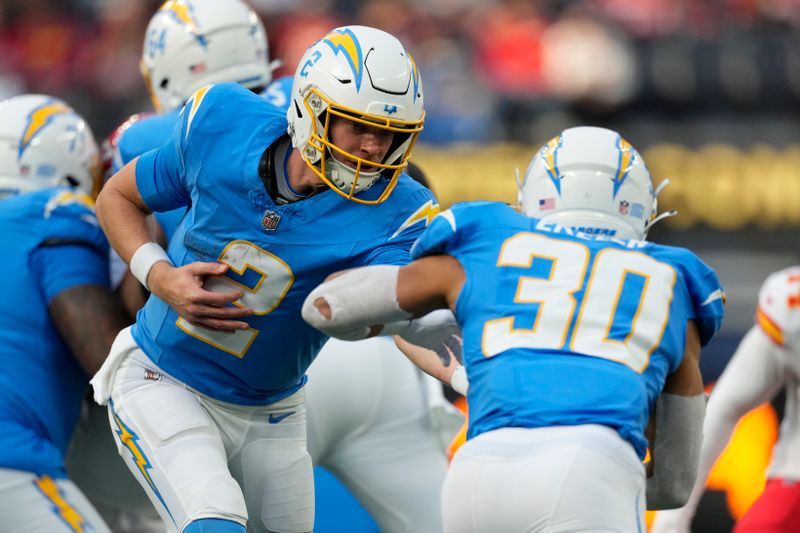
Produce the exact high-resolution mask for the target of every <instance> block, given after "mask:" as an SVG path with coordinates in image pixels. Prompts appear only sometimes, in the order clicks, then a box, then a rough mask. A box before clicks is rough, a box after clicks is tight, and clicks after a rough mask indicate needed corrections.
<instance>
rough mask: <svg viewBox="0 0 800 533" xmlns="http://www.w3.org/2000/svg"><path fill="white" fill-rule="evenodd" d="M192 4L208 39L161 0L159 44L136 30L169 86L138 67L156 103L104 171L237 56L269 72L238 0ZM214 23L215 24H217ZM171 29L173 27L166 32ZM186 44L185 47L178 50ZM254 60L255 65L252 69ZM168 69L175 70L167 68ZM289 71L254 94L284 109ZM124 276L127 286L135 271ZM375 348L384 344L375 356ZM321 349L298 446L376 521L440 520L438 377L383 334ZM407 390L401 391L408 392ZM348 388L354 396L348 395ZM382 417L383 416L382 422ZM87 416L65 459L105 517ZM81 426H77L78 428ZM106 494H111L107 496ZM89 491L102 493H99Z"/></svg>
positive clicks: (230, 74) (153, 26) (446, 414)
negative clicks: (224, 17) (385, 385)
mask: <svg viewBox="0 0 800 533" xmlns="http://www.w3.org/2000/svg"><path fill="white" fill-rule="evenodd" d="M191 6H192V12H193V16H194V19H195V20H196V21H197V24H198V26H199V28H202V30H203V31H202V33H203V34H204V35H205V36H206V40H207V41H209V45H208V46H205V47H204V46H201V44H200V43H199V42H198V40H197V39H195V38H193V37H192V35H191V33H189V32H187V31H181V26H180V25H178V24H176V23H175V18H174V16H173V14H172V13H171V11H170V10H168V9H164V8H162V9H161V10H160V11H159V12H157V13H156V14H155V15H154V17H153V20H152V21H151V23H150V27H149V29H148V32H147V33H148V35H160V34H162V33H163V34H164V35H165V37H164V39H163V48H162V49H159V50H158V53H153V51H152V50H150V49H149V46H150V43H149V42H148V41H146V42H145V48H144V55H143V58H142V65H143V71H145V72H155V73H159V75H158V76H156V77H157V78H159V79H162V80H163V79H166V80H167V82H166V87H168V88H170V90H171V92H170V93H169V94H167V93H166V92H165V90H164V89H160V87H159V86H157V85H155V84H153V83H152V80H153V77H152V76H146V77H145V80H146V82H148V86H150V87H151V95H152V96H153V100H154V105H155V108H156V109H158V110H160V111H161V114H160V115H153V114H140V115H134V116H133V117H131V118H130V119H128V120H126V121H125V122H124V123H123V124H122V125H121V126H120V127H119V128H118V129H117V130H116V131H115V132H114V134H112V136H110V137H109V139H108V140H107V141H106V142H105V143H104V147H105V150H104V152H105V153H106V154H107V156H108V162H109V167H110V168H111V169H112V170H113V171H114V172H116V171H117V170H119V169H120V168H121V167H122V166H124V164H126V163H127V162H129V161H130V160H132V159H133V158H134V157H136V156H138V155H141V154H142V153H144V152H146V151H148V150H149V149H152V148H156V147H158V146H159V145H161V144H163V142H165V141H167V140H168V139H169V137H170V136H171V134H172V130H173V129H174V127H175V125H176V124H177V122H178V107H176V103H178V102H181V103H182V102H183V101H185V100H187V99H188V98H190V97H191V95H192V93H193V92H194V91H195V90H196V89H198V88H200V87H201V86H202V85H203V84H204V83H208V82H210V81H213V82H215V83H222V82H226V81H228V82H238V81H241V80H242V78H241V76H240V75H239V74H240V71H241V68H242V67H241V65H247V67H248V68H250V69H252V70H259V71H261V72H264V73H265V74H264V75H263V76H260V77H255V78H253V77H251V78H245V79H244V84H245V85H246V86H248V87H249V88H250V89H251V90H253V91H258V90H259V89H260V88H261V87H262V86H263V83H264V82H265V80H268V76H269V71H271V66H270V65H271V64H268V63H267V53H266V50H267V43H266V39H265V38H264V32H263V31H257V32H255V36H256V37H257V38H255V39H253V40H252V41H249V40H244V39H242V38H241V36H242V35H244V34H247V33H249V32H250V27H251V24H252V23H251V21H252V20H253V19H254V18H255V14H253V13H252V12H250V11H249V10H248V9H246V8H245V7H244V6H243V4H241V3H240V2H239V1H238V0H233V1H231V2H230V5H227V4H226V3H225V2H219V1H213V0H195V1H193V2H191ZM220 11H227V12H228V13H235V14H238V15H237V16H236V17H235V18H236V19H237V20H238V21H239V24H238V25H236V24H231V23H230V19H233V18H234V17H233V16H232V15H230V14H229V17H230V19H229V20H228V22H227V24H222V23H221V22H220V21H219V18H218V17H217V16H216V14H217V13H218V12H220ZM215 24H217V25H219V28H218V29H217V28H216V27H215ZM223 30H224V31H223ZM171 32H176V33H178V35H177V36H172V35H171ZM227 40H230V41H233V42H240V44H241V42H244V43H248V46H246V47H240V48H239V49H238V52H237V53H236V54H232V53H228V54H227V55H223V54H222V53H217V54H214V53H213V50H212V45H213V46H216V47H223V46H226V44H225V42H226V41H227ZM227 48H229V49H234V48H233V43H228V44H227ZM251 48H252V49H251ZM187 50H188V51H190V53H185V52H186V51H187ZM261 50H263V53H261V52H260V51H261ZM207 56H213V57H207ZM243 58H247V60H245V59H243ZM196 64H203V65H205V67H204V68H203V69H198V68H196V67H194V65H196ZM229 64H230V65H239V68H232V67H228V65H229ZM256 65H258V66H259V67H260V68H259V69H256ZM172 71H175V72H177V73H178V74H176V75H172V74H171V72H172ZM292 80H293V78H292V76H285V77H283V78H280V79H278V80H275V81H274V82H272V83H271V84H270V85H269V87H268V88H267V90H265V91H264V92H263V93H262V95H263V96H264V97H265V98H266V99H267V100H268V101H269V102H271V103H272V104H274V105H276V106H277V107H280V108H282V110H283V111H284V112H285V111H287V110H288V107H289V100H290V93H291V86H292ZM159 85H160V84H159ZM181 97H182V98H181ZM408 172H409V174H410V175H411V176H412V177H414V179H417V180H421V182H422V183H423V184H424V185H426V186H428V185H427V181H426V179H425V177H424V175H423V174H422V172H421V171H420V170H419V168H418V167H414V166H413V165H412V164H409V170H408ZM184 212H185V209H178V210H175V211H170V212H166V213H156V217H157V218H158V220H159V222H160V225H161V227H162V228H163V230H164V233H165V235H166V236H167V238H168V237H169V236H171V235H172V233H173V232H174V229H175V227H176V226H177V223H178V222H179V221H180V219H181V218H182V216H183V213H184ZM426 222H427V220H426ZM118 263H119V262H117V264H118ZM122 266H123V267H124V266H125V265H124V264H123V265H122ZM115 270H117V271H119V272H120V274H119V275H118V276H112V277H114V278H115V279H116V280H122V281H121V287H120V290H122V291H124V294H125V295H126V297H125V300H126V302H133V304H132V305H131V306H130V307H131V308H132V309H133V310H134V314H135V311H136V310H138V308H139V307H141V304H137V303H135V302H136V300H139V299H141V298H142V295H141V292H140V291H139V290H138V289H137V288H136V287H131V284H129V283H127V282H128V281H130V280H131V279H132V277H131V276H125V277H123V269H115ZM133 281H134V282H135V285H136V286H137V287H138V286H139V284H138V281H135V279H133ZM142 303H143V300H142ZM370 349H375V350H376V351H375V353H370V352H369V350H370ZM326 354H328V355H326ZM380 354H386V359H384V358H383V357H381V355H380ZM320 355H323V356H324V359H323V361H317V363H316V364H315V365H314V366H313V367H312V368H311V369H310V371H309V375H310V383H309V385H308V386H307V389H306V406H307V408H308V409H309V411H310V414H309V419H308V423H309V431H308V433H309V437H308V439H309V441H308V447H309V452H310V454H311V458H312V461H313V462H314V464H320V465H322V466H324V467H326V468H328V469H329V470H331V471H333V472H335V473H336V475H337V477H338V478H339V479H341V480H343V481H344V482H345V484H346V485H347V487H348V488H349V489H350V491H351V492H353V493H355V494H356V495H357V496H358V499H359V500H360V502H361V503H362V504H363V505H365V506H366V508H367V510H368V511H369V512H370V514H371V515H372V516H373V517H374V518H375V520H376V521H377V523H378V525H379V527H380V528H381V529H382V530H385V531H437V530H439V528H440V525H439V524H440V518H439V501H440V498H439V492H440V488H441V483H442V481H443V479H444V473H445V468H446V464H445V461H444V459H443V455H442V453H441V451H440V448H441V446H440V445H438V444H437V442H436V439H437V438H439V439H442V440H449V438H451V437H452V434H454V433H455V432H456V430H457V429H458V425H459V424H460V420H461V418H463V417H461V415H460V413H458V412H457V411H456V410H454V409H452V407H451V406H450V405H449V403H448V402H447V401H446V400H445V399H444V398H443V397H442V394H441V387H440V386H439V385H438V383H437V382H435V383H434V384H432V383H430V382H429V380H430V378H429V377H428V376H420V375H419V373H418V372H417V371H416V370H415V369H413V367H409V365H408V363H404V362H403V361H402V359H401V358H399V357H398V356H399V354H397V353H396V349H395V348H394V346H393V345H392V343H385V342H381V341H375V342H368V343H365V346H359V345H354V344H352V343H341V342H332V343H330V344H329V345H327V344H326V346H325V347H324V348H323V350H322V352H321V353H320ZM342 374H347V375H348V376H349V377H350V380H349V381H350V383H349V384H348V383H346V382H345V381H342V380H341V379H340V378H341V375H342ZM356 379H358V380H364V382H365V383H367V382H368V383H369V385H365V386H356V385H355V384H354V383H353V380H356ZM382 379H383V380H386V381H389V380H391V381H392V382H393V383H394V386H393V387H392V388H390V389H386V390H384V389H382V388H375V387H374V386H373V385H374V383H376V382H378V381H380V380H382ZM365 395H367V396H365ZM409 396H412V397H411V398H410V399H409V398H408V397H409ZM366 398H369V399H366ZM356 399H358V401H354V400H356ZM362 401H363V402H364V403H362ZM426 401H427V402H428V403H429V404H430V405H429V407H428V408H427V409H430V412H429V413H428V412H427V409H426V406H425V405H424V403H425V402H426ZM316 406H319V407H316ZM375 406H382V409H381V410H379V411H377V412H375V415H376V416H375V417H373V418H370V419H369V420H365V418H364V416H363V415H364V413H363V409H364V408H367V407H369V409H373V408H374V407H375ZM317 409H318V410H319V411H320V414H318V415H315V414H314V411H315V410H317ZM329 413H336V418H335V420H336V424H335V426H336V427H337V429H336V431H330V428H332V427H333V425H332V424H331V421H332V419H331V418H330V417H329V416H327V415H328V414H329ZM387 417H388V418H391V422H389V421H388V420H387ZM92 418H94V417H92ZM87 422H88V421H87ZM86 426H87V427H86V428H85V429H86V430H85V431H81V432H80V433H79V434H78V440H79V441H80V442H79V443H77V444H76V445H75V446H73V450H74V451H75V452H76V453H73V454H71V456H70V459H72V461H71V464H72V467H73V470H75V471H76V473H77V474H81V473H85V474H86V475H80V481H84V479H85V482H84V485H89V482H90V481H91V480H96V481H98V483H91V485H92V487H91V488H89V487H88V486H87V487H86V489H85V490H87V491H89V490H90V491H91V494H92V495H96V496H95V499H94V500H93V501H96V502H98V503H96V505H97V506H98V507H99V508H100V509H101V512H104V516H106V520H107V521H108V520H111V516H110V513H108V512H107V509H108V502H109V500H110V499H112V498H111V496H110V494H112V495H117V494H119V493H120V492H121V491H122V489H123V488H124V487H123V484H122V483H119V482H118V483H116V484H115V486H114V487H113V490H111V488H106V487H104V486H103V479H105V478H101V479H98V478H97V476H95V475H93V473H92V469H91V468H90V467H91V466H92V465H94V464H96V459H92V458H93V457H96V456H97V455H98V454H99V453H100V451H99V450H98V448H100V446H101V444H103V443H102V442H101V440H100V439H98V438H97V436H92V435H94V433H95V432H94V431H92V430H91V429H90V428H89V427H88V426H89V424H88V423H87V424H86ZM106 426H107V424H106ZM109 435H110V433H109ZM342 435H348V436H349V437H348V438H347V439H346V442H345V441H343V440H342V439H339V438H337V436H342ZM84 436H85V437H86V438H82V437H84ZM78 444H79V445H78ZM345 444H346V445H345ZM367 450H368V451H367ZM365 453H367V454H369V455H370V456H372V457H375V459H376V461H379V462H380V464H381V468H380V469H378V470H375V469H374V468H372V467H370V466H369V465H366V464H361V463H359V464H358V465H354V464H353V463H354V461H355V459H354V458H356V457H359V456H362V455H364V454H365ZM83 459H85V460H83ZM356 462H358V461H356ZM415 465H416V468H415ZM373 466H374V465H373ZM386 468H390V469H392V470H393V471H395V472H396V473H395V474H394V477H395V478H396V480H395V481H394V482H386V481H387V476H386ZM414 472H417V474H414ZM137 488H138V486H137ZM126 492H128V493H131V492H135V491H131V490H129V491H126ZM317 496H318V498H325V497H326V494H325V493H322V494H320V492H319V490H317ZM113 498H114V499H117V500H119V499H120V498H117V497H116V496H113ZM124 499H125V500H127V502H126V505H125V506H124V507H126V508H130V507H131V506H132V502H136V501H138V499H137V498H136V497H135V494H131V495H130V496H129V497H127V498H124ZM100 501H102V502H103V503H99V502H100ZM146 511H147V509H143V510H142V513H140V514H146ZM126 520H127V521H128V522H130V521H131V520H133V517H130V516H128V517H127V518H126ZM336 520H337V524H338V525H342V524H343V523H346V520H347V517H345V516H342V515H341V514H339V515H337V517H336ZM137 521H140V520H137ZM343 521H344V522H343ZM118 522H119V520H115V523H118ZM317 526H318V527H322V528H324V527H325V524H323V523H320V522H319V521H318V522H317ZM118 527H121V526H118Z"/></svg>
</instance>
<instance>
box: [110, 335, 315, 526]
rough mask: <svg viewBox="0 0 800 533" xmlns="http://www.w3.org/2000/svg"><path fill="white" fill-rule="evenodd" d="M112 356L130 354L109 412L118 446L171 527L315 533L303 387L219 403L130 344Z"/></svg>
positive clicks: (121, 345)
mask: <svg viewBox="0 0 800 533" xmlns="http://www.w3.org/2000/svg"><path fill="white" fill-rule="evenodd" d="M124 334H128V335H129V333H128V330H123V332H122V333H120V335H124ZM113 349H114V350H117V349H119V350H126V351H127V352H128V353H127V354H126V356H125V359H124V360H123V361H122V363H121V364H120V366H119V368H118V370H117V372H116V375H115V377H114V379H113V386H112V389H111V402H110V403H109V409H108V412H109V420H110V422H111V428H112V430H113V431H114V433H115V434H116V436H117V437H116V440H117V447H118V449H119V452H120V454H121V455H122V457H123V458H124V459H125V462H126V464H127V465H128V468H130V470H131V471H132V472H133V473H134V475H135V476H136V478H137V480H138V481H139V483H140V484H141V485H142V487H144V489H145V492H146V493H147V494H148V496H149V497H150V500H151V501H152V502H153V505H154V506H155V507H156V509H157V510H158V512H159V514H160V515H161V517H162V519H163V520H164V522H165V523H166V524H167V525H168V526H169V527H170V528H173V529H175V530H177V531H182V529H183V528H184V527H185V526H186V525H187V524H188V523H190V522H191V521H194V520H198V519H201V518H219V519H227V520H231V521H235V522H238V523H240V524H247V529H248V532H251V531H252V532H267V531H269V532H286V533H302V532H307V531H311V529H312V527H313V524H314V479H313V474H312V467H311V458H310V457H309V455H308V452H307V451H306V414H305V407H304V405H303V397H304V393H303V390H300V391H298V392H297V393H295V394H293V395H292V396H290V397H288V398H285V399H284V400H281V401H279V402H276V403H274V404H271V405H267V406H241V405H233V404H229V403H224V402H219V401H216V400H213V399H211V398H209V397H207V396H205V395H203V394H200V393H198V392H197V391H195V390H193V389H190V388H188V387H187V386H186V385H184V384H182V383H181V382H179V381H177V380H176V379H174V378H172V377H171V376H170V375H168V374H166V373H165V372H163V371H162V370H161V369H159V368H158V367H157V366H156V365H155V364H153V363H152V361H150V360H149V359H148V358H147V356H146V355H144V353H142V351H141V350H140V349H139V348H138V346H136V344H135V343H134V342H133V339H132V338H131V339H130V341H129V342H122V339H119V338H118V339H117V341H116V342H115V343H114V348H113ZM112 356H113V354H112V355H110V356H109V357H112Z"/></svg>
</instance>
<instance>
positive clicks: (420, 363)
mask: <svg viewBox="0 0 800 533" xmlns="http://www.w3.org/2000/svg"><path fill="white" fill-rule="evenodd" d="M394 341H395V344H397V347H398V348H399V349H400V351H401V352H403V354H404V355H405V356H406V357H408V359H409V360H410V361H411V362H412V363H414V364H415V365H416V366H417V367H419V369H420V370H422V371H423V372H425V373H426V374H428V375H429V376H432V377H434V378H436V379H438V380H439V381H441V382H442V383H445V384H447V385H450V380H451V379H452V377H453V372H454V371H455V369H456V368H457V367H458V366H459V364H458V361H456V360H455V357H452V358H450V359H449V360H447V361H443V360H442V359H441V358H440V357H439V355H437V353H436V352H434V351H433V350H429V349H428V348H423V347H422V346H417V345H416V344H411V343H410V342H408V341H406V340H403V338H402V337H398V336H395V337H394Z"/></svg>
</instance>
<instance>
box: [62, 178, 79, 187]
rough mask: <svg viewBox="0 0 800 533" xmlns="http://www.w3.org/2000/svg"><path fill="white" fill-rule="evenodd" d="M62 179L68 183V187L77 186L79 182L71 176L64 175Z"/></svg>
mask: <svg viewBox="0 0 800 533" xmlns="http://www.w3.org/2000/svg"><path fill="white" fill-rule="evenodd" d="M64 179H65V180H66V181H67V183H69V186H70V187H79V186H80V184H81V182H80V181H78V180H77V179H75V178H73V177H72V176H64Z"/></svg>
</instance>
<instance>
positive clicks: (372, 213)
mask: <svg viewBox="0 0 800 533" xmlns="http://www.w3.org/2000/svg"><path fill="white" fill-rule="evenodd" d="M242 110H247V112H242ZM286 128H287V122H286V117H285V114H284V113H283V112H281V111H280V110H279V109H278V108H276V107H274V106H273V105H271V104H269V103H267V102H266V101H265V100H264V99H263V98H261V97H259V96H257V95H254V94H252V93H251V92H249V91H248V90H247V89H244V88H242V87H240V86H238V85H235V84H224V85H215V86H211V87H210V88H209V87H206V88H204V89H201V90H200V91H198V92H197V93H196V94H195V96H194V97H193V98H192V99H191V100H190V101H189V102H188V103H187V104H186V106H185V107H184V110H183V112H182V114H181V121H180V124H179V127H178V128H176V130H175V132H174V135H173V137H172V138H171V139H170V141H169V142H168V143H167V144H165V145H164V146H162V147H161V148H159V149H157V150H154V151H151V152H148V153H146V154H144V155H143V156H141V157H140V159H139V160H138V162H137V167H136V181H137V186H138V188H139V192H140V193H141V195H142V198H143V199H144V201H145V203H146V204H147V205H148V206H149V207H150V208H151V209H153V210H155V211H168V210H172V209H176V208H178V207H181V206H183V207H188V211H187V214H186V216H185V217H184V219H183V222H182V223H181V224H180V225H179V226H178V228H177V231H176V233H175V236H174V238H173V239H172V240H171V241H170V245H169V250H168V253H169V255H170V258H171V259H172V261H173V263H175V264H176V265H184V264H187V263H190V262H194V261H220V262H223V263H226V264H228V265H229V266H230V270H229V273H228V274H226V276H225V277H222V278H213V279H211V280H210V281H209V284H208V285H207V286H208V287H211V288H212V289H213V288H214V287H217V288H219V289H224V290H229V289H230V288H231V287H234V288H237V289H240V290H243V291H244V292H245V296H244V298H242V300H241V304H243V305H245V306H247V307H250V308H252V309H254V310H255V312H256V315H255V316H253V317H251V318H249V319H247V320H248V322H250V324H251V325H252V328H251V329H248V330H245V331H238V332H236V333H221V332H214V331H210V330H207V329H204V328H199V327H196V326H193V325H191V324H189V323H188V322H186V321H184V320H183V319H180V318H179V317H178V316H177V315H176V313H175V312H174V311H173V310H172V308H171V307H170V306H169V305H167V304H166V303H165V302H163V301H162V300H160V299H158V298H157V297H151V298H150V299H149V301H148V302H147V304H146V306H145V307H144V309H143V310H142V311H140V312H139V315H138V317H137V323H136V325H135V326H134V329H133V336H134V338H135V340H136V341H137V343H138V345H139V346H140V347H141V348H142V350H143V351H144V352H145V353H146V354H147V355H148V356H149V357H150V358H151V359H152V360H153V361H154V362H155V363H156V364H157V365H159V366H160V367H161V368H163V369H164V370H165V371H167V372H169V373H171V374H172V375H173V376H175V377H176V378H178V379H180V380H181V381H183V382H184V383H187V384H188V385H190V386H192V387H194V388H195V389H197V390H199V391H200V392H202V393H204V394H207V395H209V396H212V397H214V398H218V399H220V400H223V401H228V402H232V403H238V404H245V405H248V404H249V405H254V404H261V403H264V402H268V403H271V402H274V401H277V400H280V399H281V398H284V397H286V396H288V395H290V394H292V393H293V392H295V391H296V390H298V389H299V388H300V387H301V386H302V385H303V383H304V372H305V369H306V368H307V367H308V365H309V364H310V363H311V361H312V360H313V358H314V357H315V356H316V354H317V352H318V351H319V348H320V347H321V346H322V343H323V342H324V340H325V338H324V336H323V335H322V334H321V333H320V332H318V331H317V330H315V329H314V328H312V327H311V326H309V325H307V324H306V323H305V322H304V321H303V320H302V317H301V315H300V308H301V306H302V303H303V301H304V299H305V297H306V296H307V295H308V293H309V292H310V291H311V289H313V288H314V287H316V286H317V285H318V284H319V283H321V282H322V281H323V280H324V279H325V277H326V276H327V275H328V274H331V273H332V272H335V271H338V270H343V269H347V268H353V267H356V266H362V265H367V264H404V263H407V262H408V261H409V260H410V257H409V253H408V250H409V249H410V247H411V244H412V243H413V241H414V240H415V239H416V237H417V236H418V235H419V234H420V233H421V231H422V230H423V229H424V227H425V224H426V223H427V222H428V221H429V220H430V219H431V218H432V217H433V216H434V215H435V214H436V213H437V212H438V204H437V203H436V201H435V199H434V197H433V195H432V193H431V192H430V191H429V190H428V189H425V188H424V187H422V186H420V185H418V184H417V183H415V182H414V181H413V180H412V179H411V178H409V177H408V176H405V175H403V176H401V179H400V180H399V182H398V185H397V187H396V189H395V190H394V191H393V192H392V194H391V196H390V197H389V198H388V200H386V201H385V202H383V203H381V204H377V205H362V204H357V203H355V202H351V201H348V200H346V199H344V198H342V197H341V196H339V195H338V194H336V193H335V192H334V191H330V190H325V191H324V192H321V193H319V194H317V195H315V196H312V197H310V198H307V199H305V200H302V201H299V202H294V203H289V204H285V205H276V204H275V203H274V202H273V201H272V199H271V198H270V196H269V195H268V194H267V192H266V190H265V188H264V185H263V183H262V181H261V178H260V176H259V174H258V166H259V162H260V159H261V156H262V154H263V153H264V151H265V149H266V148H267V147H269V146H270V145H272V144H273V143H275V142H288V140H289V139H288V136H287V135H286ZM386 184H387V182H386V181H380V182H378V183H377V184H375V185H374V186H373V187H372V188H371V189H369V190H368V191H365V192H364V193H363V194H364V195H365V197H367V198H377V197H378V196H380V194H381V193H382V192H383V190H384V189H385V187H386Z"/></svg>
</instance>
